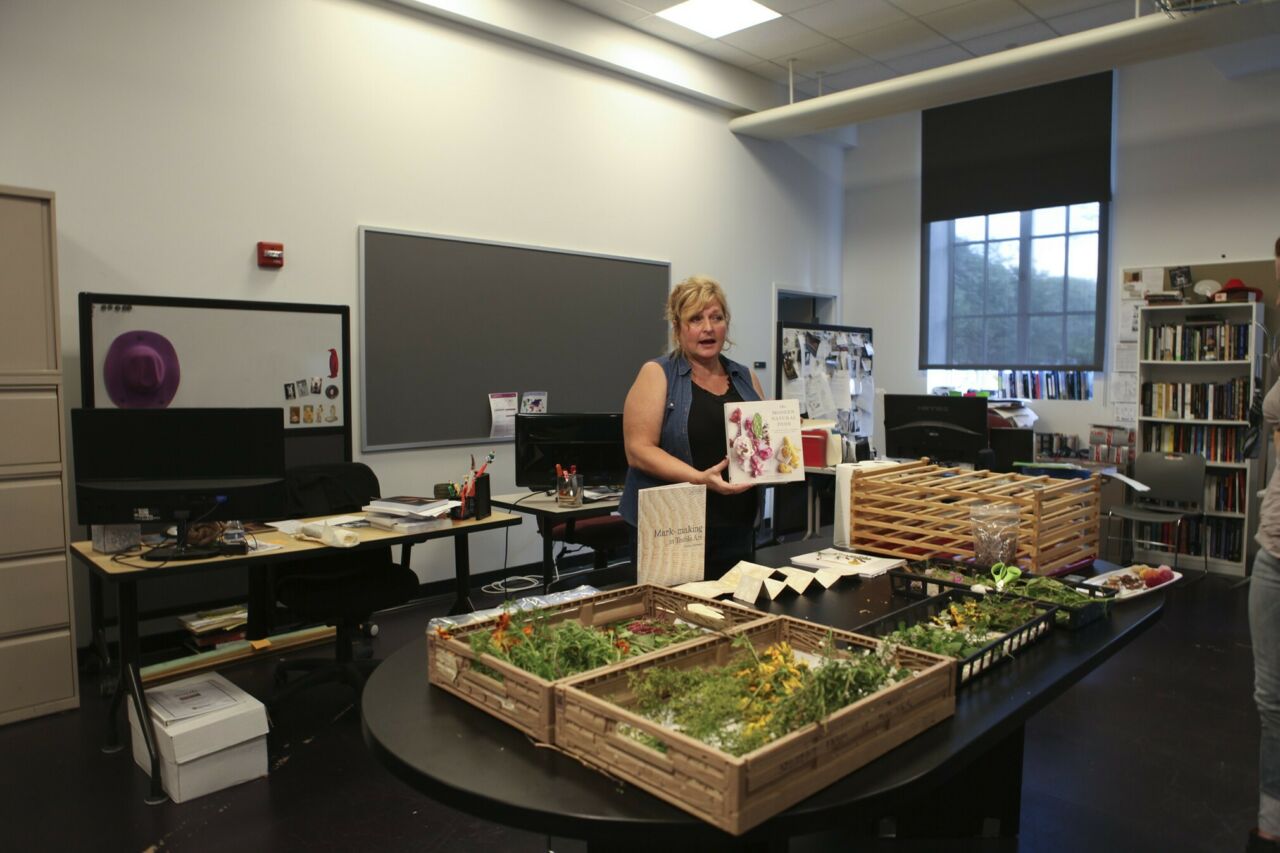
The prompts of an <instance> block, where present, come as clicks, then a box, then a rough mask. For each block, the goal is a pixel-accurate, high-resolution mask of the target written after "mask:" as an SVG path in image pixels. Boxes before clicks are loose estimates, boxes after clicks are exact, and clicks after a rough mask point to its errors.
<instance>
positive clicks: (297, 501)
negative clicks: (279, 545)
mask: <svg viewBox="0 0 1280 853" xmlns="http://www.w3.org/2000/svg"><path fill="white" fill-rule="evenodd" d="M285 490H286V495H285V501H286V504H285V505H286V509H287V511H288V513H289V515H290V517H293V518H306V517H310V516H317V515H332V514H335V513H346V512H356V511H359V510H360V508H361V507H363V506H364V505H365V504H367V503H368V502H369V499H370V498H375V497H378V495H379V494H380V490H379V487H378V478H377V476H376V475H375V474H374V473H373V471H372V470H370V469H369V466H367V465H365V464H364V463H362V462H339V463H332V464H324V465H305V466H299V467H295V468H290V469H289V470H288V471H287V472H286V474H285ZM403 547H405V548H407V547H409V546H407V545H406V546H403ZM285 572H287V573H284V572H282V574H281V575H280V576H279V577H277V578H276V579H275V584H274V592H275V597H276V600H277V601H279V602H280V603H281V604H283V605H284V606H285V607H287V608H288V609H289V610H290V611H291V612H292V613H294V614H295V615H297V616H298V617H300V618H301V619H302V620H304V621H307V622H318V623H323V624H331V625H333V626H334V628H335V630H336V632H337V634H336V637H335V640H334V645H335V656H334V657H333V658H309V659H301V660H281V661H280V662H279V663H278V664H277V665H276V670H275V678H276V684H277V685H278V688H277V690H276V691H275V693H274V694H273V696H272V699H271V705H272V707H273V708H274V707H276V706H277V705H278V704H279V703H281V702H283V701H284V700H286V699H288V698H289V697H290V696H292V695H293V694H295V693H297V692H298V691H299V690H303V689H305V688H307V687H310V686H312V685H314V684H320V683H324V682H330V681H340V682H344V683H346V684H348V685H350V686H351V688H352V689H353V690H355V691H356V693H357V694H359V693H360V691H361V690H362V689H363V688H364V681H365V678H367V677H368V675H369V673H371V672H373V670H374V668H375V667H376V666H377V665H378V663H379V661H376V660H370V659H366V660H360V659H357V655H356V653H355V640H356V638H357V636H358V635H359V633H360V630H361V626H362V625H366V624H367V623H368V622H369V619H370V617H371V616H372V615H373V613H375V612H376V611H378V610H383V609H385V608H387V607H393V606H395V605H397V604H403V603H404V602H406V601H408V600H409V598H410V597H411V596H412V595H413V593H414V591H415V590H417V588H418V577H417V575H415V574H414V573H413V571H412V570H411V569H409V568H407V567H406V566H402V565H400V564H399V563H396V562H395V561H394V560H392V558H391V548H390V546H388V547H386V548H372V549H368V550H364V549H362V550H357V551H351V552H349V553H341V552H338V553H328V554H325V555H323V556H319V557H316V558H315V559H312V560H308V561H306V562H305V563H302V564H300V565H298V566H297V567H290V568H287V569H286V570H285ZM374 630H375V631H376V628H375V629H374ZM293 673H303V675H302V676H301V677H300V678H295V679H293V680H290V675H291V674H293Z"/></svg>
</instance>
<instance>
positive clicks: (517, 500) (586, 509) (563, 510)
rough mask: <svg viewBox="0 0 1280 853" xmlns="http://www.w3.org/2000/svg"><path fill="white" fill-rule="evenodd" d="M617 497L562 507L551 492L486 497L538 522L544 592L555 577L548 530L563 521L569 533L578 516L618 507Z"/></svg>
mask: <svg viewBox="0 0 1280 853" xmlns="http://www.w3.org/2000/svg"><path fill="white" fill-rule="evenodd" d="M620 501H621V497H617V498H607V499H605V500H599V501H591V502H589V503H588V502H586V501H583V503H582V505H581V506H574V507H565V506H560V504H559V503H557V502H556V496H555V494H547V493H546V492H517V493H515V494H510V495H498V496H497V497H495V498H490V503H492V504H493V505H494V506H497V507H502V508H503V509H509V510H512V511H513V512H524V513H528V514H529V515H532V516H533V517H534V518H535V519H536V520H537V524H538V532H539V533H541V534H542V588H543V590H544V591H545V590H546V589H547V587H549V586H551V582H552V581H553V580H555V577H556V560H555V554H554V551H555V540H554V539H552V538H551V531H552V528H554V527H555V526H556V525H557V524H560V523H564V524H565V527H566V532H567V533H568V534H571V533H572V532H573V523H574V522H575V521H577V520H578V519H580V518H596V517H598V516H601V515H609V514H610V513H612V512H613V511H614V510H616V509H617V508H618V503H619V502H620Z"/></svg>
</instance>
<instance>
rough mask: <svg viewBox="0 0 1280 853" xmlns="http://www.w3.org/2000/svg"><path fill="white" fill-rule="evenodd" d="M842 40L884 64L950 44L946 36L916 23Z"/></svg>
mask: <svg viewBox="0 0 1280 853" xmlns="http://www.w3.org/2000/svg"><path fill="white" fill-rule="evenodd" d="M840 40H841V41H842V42H844V43H845V44H847V45H848V46H849V47H851V48H853V49H854V50H856V51H858V52H859V53H863V54H866V55H867V56H869V57H871V58H872V59H878V60H880V61H881V62H885V61H886V60H889V59H896V58H897V57H899V56H907V55H909V54H912V53H920V52H922V51H925V50H932V49H933V48H938V47H944V46H946V45H947V44H949V42H948V41H947V40H946V39H944V38H943V37H942V36H940V35H938V34H937V33H935V32H934V31H933V30H931V29H929V28H928V27H926V26H925V25H924V24H922V23H920V22H919V21H914V20H907V21H902V22H900V23H897V24H890V25H889V26H887V27H881V28H880V29H878V30H872V31H871V32H869V33H862V34H860V35H856V36H850V37H849V38H843V39H840Z"/></svg>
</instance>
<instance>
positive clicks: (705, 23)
mask: <svg viewBox="0 0 1280 853" xmlns="http://www.w3.org/2000/svg"><path fill="white" fill-rule="evenodd" d="M658 17H660V18H666V19H667V20H668V21H671V22H672V23H673V24H679V25H680V26H682V27H685V28H687V29H690V30H693V31H694V32H697V33H702V34H703V35H704V36H706V37H707V38H713V39H718V38H720V37H721V36H724V35H728V34H729V33H736V32H737V31H738V30H745V29H746V28H747V27H754V26H755V25H756V24H762V23H764V22H765V21H771V20H773V19H774V18H777V17H780V15H779V14H778V13H777V12H775V11H773V10H772V9H768V8H765V7H764V6H761V5H760V4H759V3H757V2H755V0H686V2H684V3H680V4H678V5H676V6H672V7H671V8H670V9H663V10H662V11H661V12H659V13H658Z"/></svg>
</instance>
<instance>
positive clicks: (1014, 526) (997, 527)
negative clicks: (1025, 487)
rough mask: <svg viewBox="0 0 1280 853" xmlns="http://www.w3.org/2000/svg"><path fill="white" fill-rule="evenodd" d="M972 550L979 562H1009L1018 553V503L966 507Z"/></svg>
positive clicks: (976, 560)
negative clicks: (971, 525)
mask: <svg viewBox="0 0 1280 853" xmlns="http://www.w3.org/2000/svg"><path fill="white" fill-rule="evenodd" d="M969 520H970V522H972V524H973V553H974V558H975V562H977V564H978V565H979V566H984V567H985V566H992V565H995V564H996V563H1010V564H1012V563H1013V562H1014V560H1015V559H1016V557H1017V554H1018V505H1017V504H997V503H987V504H976V505H974V506H972V507H970V508H969Z"/></svg>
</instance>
